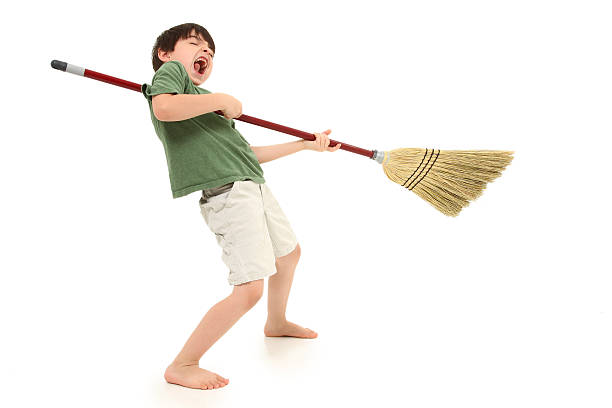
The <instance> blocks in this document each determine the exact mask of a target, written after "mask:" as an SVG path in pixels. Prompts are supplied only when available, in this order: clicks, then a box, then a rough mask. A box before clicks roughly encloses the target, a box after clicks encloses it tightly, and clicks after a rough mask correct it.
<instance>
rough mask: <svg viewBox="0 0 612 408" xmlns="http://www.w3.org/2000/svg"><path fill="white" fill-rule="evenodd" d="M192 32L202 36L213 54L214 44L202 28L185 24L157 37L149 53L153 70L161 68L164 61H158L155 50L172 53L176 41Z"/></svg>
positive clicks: (192, 24)
mask: <svg viewBox="0 0 612 408" xmlns="http://www.w3.org/2000/svg"><path fill="white" fill-rule="evenodd" d="M194 30H195V32H196V34H199V35H201V36H202V38H204V40H205V41H206V42H207V43H208V46H209V47H210V49H211V50H212V51H213V52H215V42H214V41H213V39H212V37H211V36H210V34H209V33H208V31H207V30H206V29H205V28H204V27H202V26H201V25H198V24H194V23H185V24H181V25H177V26H176V27H172V28H170V29H168V30H166V31H164V32H163V33H161V34H160V35H159V37H157V40H156V41H155V45H154V46H153V51H152V52H151V60H152V62H153V70H154V71H157V70H158V69H159V67H161V66H162V64H163V63H164V61H162V60H160V59H159V57H158V56H157V50H162V51H174V46H175V45H176V42H177V41H178V40H184V39H186V38H187V37H189V35H190V34H191V32H192V31H194Z"/></svg>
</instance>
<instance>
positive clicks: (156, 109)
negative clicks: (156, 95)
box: [153, 104, 168, 122]
mask: <svg viewBox="0 0 612 408" xmlns="http://www.w3.org/2000/svg"><path fill="white" fill-rule="evenodd" d="M153 114H154V115H155V117H156V118H157V120H159V121H162V122H167V121H168V116H167V114H166V111H165V110H164V108H163V107H162V106H160V104H157V105H153Z"/></svg>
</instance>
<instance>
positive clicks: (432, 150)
mask: <svg viewBox="0 0 612 408" xmlns="http://www.w3.org/2000/svg"><path fill="white" fill-rule="evenodd" d="M433 154H434V149H431V155H430V156H429V159H427V163H425V167H423V168H422V169H421V171H419V174H417V176H416V178H415V179H414V180H413V181H415V180H418V178H419V176H420V175H421V173H422V172H423V170H425V169H426V168H427V165H428V164H429V161H430V160H431V158H432V157H433ZM410 184H412V181H411V182H410ZM410 184H408V186H407V187H406V188H407V189H408V190H412V188H410ZM417 184H418V183H417ZM415 185H416V184H415ZM413 188H414V187H413Z"/></svg>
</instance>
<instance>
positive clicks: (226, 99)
mask: <svg viewBox="0 0 612 408" xmlns="http://www.w3.org/2000/svg"><path fill="white" fill-rule="evenodd" d="M217 95H219V97H220V99H221V111H222V112H223V116H225V117H226V118H227V119H234V118H237V117H239V116H240V115H242V103H240V101H239V100H238V99H236V98H234V97H233V96H231V95H228V94H224V93H218V94H217Z"/></svg>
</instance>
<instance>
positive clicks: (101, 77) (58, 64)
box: [51, 60, 374, 158]
mask: <svg viewBox="0 0 612 408" xmlns="http://www.w3.org/2000/svg"><path fill="white" fill-rule="evenodd" d="M51 66H52V67H53V68H55V69H59V70H60V71H65V72H70V73H72V74H76V75H81V76H84V77H87V78H91V79H95V80H98V81H102V82H106V83H108V84H112V85H117V86H120V87H122V88H127V89H131V90H132V91H136V92H142V85H139V84H137V83H135V82H130V81H126V80H125V79H120V78H115V77H112V76H110V75H106V74H102V73H100V72H96V71H92V70H90V69H85V68H81V67H78V66H76V65H72V64H68V63H66V62H62V61H57V60H53V61H51ZM215 113H216V114H218V115H221V116H223V112H221V111H215ZM234 119H235V120H239V121H242V122H246V123H250V124H252V125H257V126H261V127H265V128H267V129H272V130H276V131H277V132H282V133H286V134H288V135H292V136H297V137H301V138H302V139H304V140H315V139H316V137H315V135H314V134H313V133H308V132H302V131H301V130H297V129H293V128H290V127H287V126H283V125H279V124H277V123H273V122H268V121H267V120H263V119H259V118H255V117H253V116H249V115H240V116H239V117H237V118H234ZM337 143H342V145H341V146H340V149H342V150H346V151H349V152H352V153H357V154H360V155H362V156H366V157H369V158H372V157H373V156H374V151H373V150H367V149H362V148H361V147H357V146H353V145H350V144H347V143H343V142H338V141H337V140H332V139H330V140H329V146H330V147H334V146H335V145H336V144H337Z"/></svg>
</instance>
